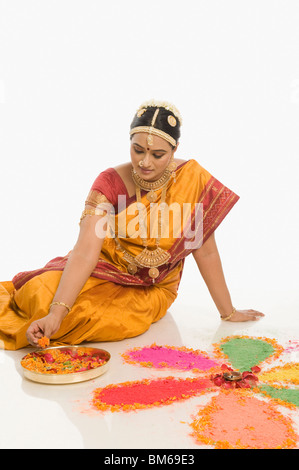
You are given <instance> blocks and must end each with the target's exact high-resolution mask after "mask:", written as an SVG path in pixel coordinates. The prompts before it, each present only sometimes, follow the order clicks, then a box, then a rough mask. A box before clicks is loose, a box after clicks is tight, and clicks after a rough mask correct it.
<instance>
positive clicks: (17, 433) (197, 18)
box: [0, 0, 299, 448]
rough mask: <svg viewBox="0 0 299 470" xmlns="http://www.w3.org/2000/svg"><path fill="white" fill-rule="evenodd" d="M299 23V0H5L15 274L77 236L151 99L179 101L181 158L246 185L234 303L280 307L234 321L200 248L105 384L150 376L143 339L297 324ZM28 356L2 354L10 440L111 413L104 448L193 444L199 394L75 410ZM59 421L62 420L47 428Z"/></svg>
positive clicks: (228, 258)
mask: <svg viewBox="0 0 299 470" xmlns="http://www.w3.org/2000/svg"><path fill="white" fill-rule="evenodd" d="M298 24H299V4H298V2H297V1H292V0H288V1H287V2H285V1H277V0H271V1H270V0H269V1H263V0H251V1H250V2H249V1H242V0H235V1H231V0H226V1H202V0H186V1H185V2H182V1H181V0H171V1H170V0H151V1H150V2H142V1H140V0H138V1H137V0H126V1H123V0H117V1H112V0H111V1H102V0H98V1H95V0H88V1H83V0H81V1H78V0H51V1H45V0H26V1H23V0H18V1H17V0H0V162H1V164H0V172H1V173H0V174H1V178H0V201H1V217H0V223H1V231H0V233H1V239H0V243H1V245H0V247H1V248H0V281H7V280H10V279H11V278H12V277H13V276H14V275H15V274H16V273H18V272H20V271H24V270H31V269H36V268H39V267H42V266H44V264H46V263H47V262H48V261H49V260H50V259H52V258H54V257H56V256H63V255H65V254H66V253H67V252H68V251H69V250H71V249H72V247H73V245H74V243H75V242H76V239H77V235H78V230H79V227H78V222H79V219H80V215H81V212H82V210H83V207H84V201H85V198H86V195H87V194H88V191H89V189H90V187H91V185H92V183H93V181H94V179H95V178H96V176H97V175H98V174H99V173H100V172H101V171H103V170H104V169H106V168H107V167H113V166H115V165H117V164H120V163H122V162H126V161H129V158H130V157H129V126H130V123H131V120H132V118H133V116H134V113H135V110H136V109H137V108H138V106H139V104H141V103H142V102H143V101H145V100H148V99H151V98H155V99H161V100H168V101H171V102H173V103H174V104H175V105H176V106H177V107H178V109H179V110H180V112H181V114H182V116H183V120H184V122H183V127H182V137H181V142H180V146H179V150H178V151H177V153H176V156H177V157H179V158H184V159H189V158H195V159H196V160H197V161H198V162H199V163H200V164H201V165H202V166H204V167H205V168H206V169H207V170H208V171H210V172H211V173H212V174H213V175H214V176H215V177H216V178H217V179H219V180H220V181H221V182H222V183H224V184H225V185H226V186H228V187H229V188H231V189H232V190H233V191H235V192H236V193H237V194H238V195H239V196H240V200H239V202H238V203H237V204H236V206H235V207H234V208H233V210H232V211H231V212H230V214H229V215H228V216H227V218H226V219H225V220H224V221H223V223H222V224H221V226H220V227H219V228H218V229H217V233H216V240H217V243H218V247H219V251H220V254H221V257H222V261H223V266H224V271H225V274H226V279H227V283H228V285H229V288H230V292H231V295H232V299H233V303H234V304H235V305H236V306H237V307H238V308H256V309H258V310H261V311H263V312H265V313H266V317H265V319H263V320H262V321H261V322H258V324H255V325H252V324H251V325H249V324H246V325H245V324H233V323H230V324H226V323H225V322H222V324H221V325H220V327H219V320H218V315H217V312H216V310H215V307H214V305H213V302H212V300H211V298H210V296H209V293H208V291H207V288H206V286H205V285H204V283H203V281H202V279H201V277H200V275H199V273H198V272H197V268H196V266H195V263H194V261H193V259H192V257H188V258H187V260H186V265H185V271H184V275H183V280H182V283H181V287H180V292H179V297H178V299H177V300H176V302H175V303H174V306H173V307H171V310H170V315H167V316H166V317H165V318H164V319H163V320H161V322H159V323H158V324H155V325H153V327H152V328H151V329H150V330H149V332H147V333H146V334H145V335H144V336H141V337H138V338H136V339H130V340H128V341H125V342H124V343H123V344H122V343H119V344H110V345H106V346H107V347H108V348H109V350H110V351H111V352H112V353H113V354H114V356H113V361H114V362H113V365H112V366H111V372H109V374H108V375H105V376H103V381H102V380H99V382H98V383H100V384H103V383H104V384H108V383H110V382H111V381H112V382H117V381H120V380H129V377H130V374H132V375H131V377H133V378H135V379H136V378H142V377H143V376H144V371H143V370H139V369H136V368H135V369H134V367H132V366H129V365H126V366H123V365H121V360H120V356H119V353H120V352H123V351H124V348H126V347H128V345H130V346H132V347H134V346H138V345H142V344H150V343H151V342H153V341H157V343H158V344H159V343H163V342H164V343H166V344H178V345H180V344H182V345H186V346H189V347H200V348H202V349H203V348H206V349H208V348H209V347H210V345H211V343H213V342H215V341H216V340H218V339H219V338H221V337H222V336H226V335H229V334H233V333H236V332H237V333H246V334H258V335H266V336H267V335H268V336H270V337H276V338H278V339H279V338H280V339H281V338H283V339H284V340H286V341H287V339H288V338H290V337H294V335H296V330H297V331H298V300H299V299H298V280H299V276H298V266H299V256H298V254H299V253H298V251H299V250H298V240H299V233H298V232H299V230H298V228H299V227H298V202H299V201H298V199H299V198H298V170H299V165H298V157H299V155H298V147H299V146H298V144H299V132H298V124H299V28H298ZM220 323H221V322H220ZM217 328H218V329H217ZM104 346H105V345H103V347H104ZM24 354H25V352H24V351H19V352H17V353H9V352H7V353H5V355H2V358H1V361H0V362H1V365H2V366H3V368H2V371H3V377H4V376H5V381H4V380H2V379H1V383H2V385H3V387H2V392H1V402H2V403H7V404H8V405H7V407H3V408H2V410H1V412H2V414H3V413H4V415H3V416H2V419H1V422H2V423H6V425H5V428H3V431H4V432H3V433H2V434H3V435H2V437H1V439H0V446H1V447H18V446H29V447H30V446H33V445H36V446H37V447H38V446H40V447H52V446H53V447H59V446H62V445H66V446H68V447H82V446H83V447H88V446H92V445H93V441H92V438H93V437H94V436H95V434H94V432H93V431H94V429H95V427H96V426H103V428H100V429H99V432H100V434H99V435H100V436H101V438H100V440H99V441H98V442H97V443H96V444H95V445H96V446H99V447H101V446H102V447H103V446H107V447H110V448H114V447H116V448H117V447H120V446H123V447H128V446H130V444H131V445H132V442H137V441H138V439H139V441H138V443H137V444H138V445H139V446H141V447H145V446H146V444H145V442H146V443H147V445H148V446H150V447H151V446H154V447H159V445H160V446H161V447H163V446H164V447H165V446H169V447H189V448H190V441H189V440H188V437H187V436H188V434H187V431H186V432H185V430H184V432H181V431H178V435H176V434H175V433H176V432H177V431H176V426H177V425H178V423H179V422H181V423H182V422H183V421H184V420H186V419H187V418H188V416H189V412H188V413H187V412H186V408H185V404H182V405H181V406H180V407H178V408H176V410H179V411H178V413H179V414H178V415H177V417H178V419H177V420H175V418H174V415H173V413H174V411H173V410H174V408H172V407H168V408H167V409H166V408H165V409H164V408H163V410H157V411H156V412H155V411H153V412H152V413H156V416H157V420H156V421H155V420H154V421H152V416H155V415H152V414H151V413H149V414H146V413H144V414H137V415H136V416H135V417H134V418H131V421H130V423H131V427H130V428H128V427H127V426H128V421H127V419H126V417H125V416H122V415H118V416H113V417H111V415H109V414H108V415H106V416H105V421H103V420H98V419H93V420H92V421H90V420H89V418H88V417H87V415H79V414H76V413H73V409H72V405H71V404H70V392H69V390H70V389H68V388H67V386H66V388H63V389H59V390H58V389H56V388H55V390H54V389H52V388H51V387H46V386H45V387H44V388H43V386H40V387H38V386H37V385H36V384H34V383H32V384H30V383H29V382H28V381H27V382H26V381H22V378H21V371H20V370H19V369H20V366H19V360H20V358H21V357H22V356H23V355H24ZM113 354H112V355H113ZM13 364H15V367H14V366H13ZM130 371H131V372H130ZM4 384H5V386H4ZM93 387H94V385H93V384H90V383H89V384H88V391H91V390H92V388H93ZM12 393H13V395H12ZM80 393H82V396H84V400H85V401H86V400H87V398H86V397H87V396H86V387H85V385H84V384H83V385H82V386H81V385H78V386H77V387H73V388H72V395H71V396H72V397H73V399H74V402H76V401H78V397H80V396H81V395H80ZM45 399H46V400H47V402H46V407H45ZM196 400H197V401H196ZM198 400H199V398H196V399H195V401H196V403H198ZM84 403H85V402H84ZM192 403H193V402H192ZM86 406H87V405H86ZM188 406H189V405H188ZM191 408H192V406H190V412H191V411H192V410H191ZM192 409H193V408H192ZM62 410H64V411H65V413H67V415H68V417H66V415H65V414H64V413H63V412H62ZM176 413H177V412H176ZM162 416H164V418H163V425H161V426H160V424H159V423H160V420H162ZM169 416H170V420H169ZM68 418H69V419H70V421H69V419H68ZM146 418H148V421H146ZM72 421H73V423H72ZM83 421H84V422H83ZM30 423H31V426H30ZM154 423H156V424H154ZM161 423H162V421H161ZM167 423H168V424H167ZM73 424H74V425H73ZM106 424H107V428H105V426H106ZM146 425H147V426H149V427H146ZM49 426H50V427H49ZM51 426H52V428H53V429H56V432H55V433H52V432H51V433H49V432H48V433H47V431H49V429H51ZM150 426H152V428H150ZM179 426H181V428H182V426H183V427H184V426H185V427H186V429H187V425H184V424H183V425H182V424H180V425H179ZM25 427H26V438H25V437H24V433H23V430H24V429H25ZM181 428H178V429H179V430H180V429H181ZM57 429H58V430H60V431H59V432H60V433H61V434H59V432H58V434H57ZM122 429H126V431H127V430H128V431H130V432H128V433H127V432H121V431H119V432H118V431H117V430H122ZM148 429H152V431H153V432H151V439H152V440H149V432H148V431H147V430H148ZM184 429H185V428H184ZM108 431H109V432H108ZM141 431H142V432H141ZM134 433H135V434H134ZM131 436H132V438H131ZM166 438H167V439H168V440H167V442H166V441H165V439H166ZM45 439H46V440H45ZM105 439H106V440H105ZM134 439H135V440H134Z"/></svg>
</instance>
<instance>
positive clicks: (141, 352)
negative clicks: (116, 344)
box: [123, 345, 218, 371]
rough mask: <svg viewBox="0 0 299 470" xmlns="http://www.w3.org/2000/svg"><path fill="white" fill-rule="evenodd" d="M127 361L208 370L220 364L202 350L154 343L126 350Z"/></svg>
mask: <svg viewBox="0 0 299 470" xmlns="http://www.w3.org/2000/svg"><path fill="white" fill-rule="evenodd" d="M123 357H124V358H125V360H126V361H127V362H131V363H132V362H133V363H136V362H137V363H139V364H140V365H143V366H146V367H156V368H163V367H167V368H175V369H180V370H192V369H198V370H200V371H206V370H209V369H211V368H212V367H215V366H217V365H218V364H217V363H216V362H215V361H213V360H211V359H209V358H208V357H207V355H206V354H205V353H203V352H201V351H196V350H192V349H187V348H175V347H170V346H157V345H152V346H149V347H144V348H140V349H139V348H136V349H133V350H131V351H128V352H126V353H125V354H124V355H123Z"/></svg>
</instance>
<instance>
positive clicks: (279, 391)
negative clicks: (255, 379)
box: [259, 385, 299, 406]
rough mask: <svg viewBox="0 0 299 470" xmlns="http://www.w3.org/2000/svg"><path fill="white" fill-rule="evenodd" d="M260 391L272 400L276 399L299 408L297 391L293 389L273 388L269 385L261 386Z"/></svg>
mask: <svg viewBox="0 0 299 470" xmlns="http://www.w3.org/2000/svg"><path fill="white" fill-rule="evenodd" d="M259 388H260V390H261V391H262V392H263V391H264V392H265V393H266V394H267V395H270V396H271V397H272V398H274V399H275V398H278V399H279V400H283V401H287V402H288V403H293V405H296V406H299V390H297V389H293V388H275V387H271V386H270V385H262V386H260V387H259Z"/></svg>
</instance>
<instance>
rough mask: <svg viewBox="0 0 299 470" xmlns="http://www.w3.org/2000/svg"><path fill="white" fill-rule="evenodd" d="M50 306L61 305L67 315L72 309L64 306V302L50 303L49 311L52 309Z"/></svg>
mask: <svg viewBox="0 0 299 470" xmlns="http://www.w3.org/2000/svg"><path fill="white" fill-rule="evenodd" d="M52 305H62V306H63V307H65V308H66V309H67V310H68V312H67V313H70V311H71V310H72V308H71V307H69V306H68V305H67V304H65V303H64V302H52V303H51V304H50V307H49V310H50V308H51V307H52Z"/></svg>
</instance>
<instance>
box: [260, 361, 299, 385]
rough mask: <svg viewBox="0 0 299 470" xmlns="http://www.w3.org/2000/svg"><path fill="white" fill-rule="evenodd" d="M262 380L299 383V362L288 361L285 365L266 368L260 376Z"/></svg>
mask: <svg viewBox="0 0 299 470" xmlns="http://www.w3.org/2000/svg"><path fill="white" fill-rule="evenodd" d="M259 379H260V381H261V382H268V383H271V384H272V383H275V382H276V383H279V382H282V383H289V384H294V385H299V364H298V363H292V362H291V363H286V364H284V365H283V366H278V367H274V368H272V369H270V370H266V371H265V372H263V373H262V374H261V375H260V377H259Z"/></svg>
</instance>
